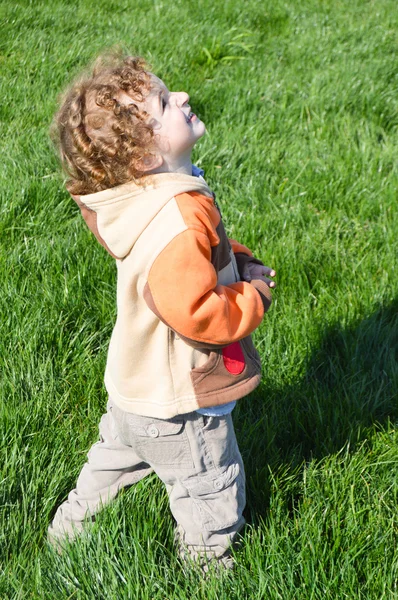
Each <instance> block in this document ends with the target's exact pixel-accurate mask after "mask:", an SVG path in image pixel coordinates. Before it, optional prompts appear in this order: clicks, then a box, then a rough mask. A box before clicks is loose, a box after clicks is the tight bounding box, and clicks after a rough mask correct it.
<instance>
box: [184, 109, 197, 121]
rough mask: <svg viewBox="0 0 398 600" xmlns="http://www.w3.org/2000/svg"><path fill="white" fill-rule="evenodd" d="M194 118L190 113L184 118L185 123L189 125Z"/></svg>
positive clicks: (193, 114)
mask: <svg viewBox="0 0 398 600" xmlns="http://www.w3.org/2000/svg"><path fill="white" fill-rule="evenodd" d="M194 117H196V115H195V113H193V112H192V111H190V113H189V115H187V117H186V120H187V123H190V122H191V121H192V119H193V118H194Z"/></svg>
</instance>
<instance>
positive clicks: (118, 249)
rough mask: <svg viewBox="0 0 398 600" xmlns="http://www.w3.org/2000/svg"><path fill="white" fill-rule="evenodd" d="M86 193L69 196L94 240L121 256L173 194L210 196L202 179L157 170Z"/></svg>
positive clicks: (210, 193) (112, 253) (117, 256)
mask: <svg viewBox="0 0 398 600" xmlns="http://www.w3.org/2000/svg"><path fill="white" fill-rule="evenodd" d="M141 181H142V183H141V184H140V185H137V184H136V183H133V182H130V183H126V184H123V185H119V186H117V187H114V188H110V189H107V190H103V191H101V192H97V193H95V194H88V195H86V196H72V198H73V199H74V200H75V201H76V203H77V204H78V205H79V207H80V210H81V212H82V215H83V218H84V220H85V221H86V223H87V225H88V227H89V228H90V229H91V231H92V232H93V233H94V235H95V236H96V238H97V240H98V241H99V242H100V243H101V244H102V245H103V246H104V247H105V248H106V250H108V252H109V253H110V254H111V255H112V256H113V257H114V258H124V257H125V256H127V254H128V253H129V252H130V250H131V249H132V247H133V246H134V244H135V243H136V241H137V240H138V238H139V237H140V235H141V233H142V232H143V231H144V229H145V228H146V227H147V226H148V225H149V223H150V222H151V221H152V219H153V218H154V217H155V216H156V214H157V213H158V212H159V211H160V210H161V209H162V208H163V206H165V204H167V202H169V200H171V199H172V198H173V197H174V196H176V195H178V194H182V193H184V192H194V191H196V192H199V193H201V194H203V195H204V196H209V197H213V194H212V192H211V190H210V189H209V187H208V186H207V184H206V182H205V181H204V179H201V178H199V177H193V176H191V175H182V174H178V173H159V174H156V175H151V176H149V177H146V178H145V179H143V180H141Z"/></svg>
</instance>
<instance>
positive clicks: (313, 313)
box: [0, 0, 398, 600]
mask: <svg viewBox="0 0 398 600" xmlns="http://www.w3.org/2000/svg"><path fill="white" fill-rule="evenodd" d="M0 18H1V31H2V37H1V41H0V70H1V78H0V90H1V96H2V99H3V101H2V103H1V106H0V119H1V122H0V133H1V135H0V150H1V155H2V165H1V169H0V194H1V205H0V215H1V217H0V240H1V246H0V274H1V275H0V286H1V294H0V303H1V314H2V321H1V338H0V339H1V342H0V343H1V352H0V356H1V358H0V361H1V362H0V366H1V374H2V377H1V383H0V390H1V405H0V419H1V437H0V451H1V462H0V465H1V487H0V541H1V544H0V565H1V575H0V598H1V599H2V600H3V599H4V600H8V599H27V598H32V599H45V600H47V599H51V600H52V599H57V600H58V599H65V600H66V599H72V598H73V599H79V600H86V599H87V600H101V599H102V598H104V599H105V598H106V599H107V600H111V599H112V600H113V599H115V600H116V599H117V600H119V599H135V598H137V599H140V600H141V599H143V600H144V599H148V600H149V599H151V600H152V599H162V600H163V599H164V600H165V599H168V600H174V599H181V600H182V599H188V598H189V599H202V598H203V599H204V598H206V599H209V600H211V599H213V598H214V599H216V598H218V599H219V598H222V599H224V598H228V599H233V598H236V599H238V598H239V599H244V598H248V599H263V598H264V599H265V598H266V599H271V600H274V599H275V600H277V599H281V600H318V599H322V600H329V599H330V600H342V599H349V600H357V599H361V600H381V599H383V600H384V599H386V600H387V599H388V600H389V599H393V598H398V590H397V582H398V552H397V550H396V548H397V543H398V539H397V538H398V518H397V492H398V482H397V466H398V430H397V422H398V403H397V384H398V368H397V342H398V323H397V320H398V317H397V308H398V294H397V288H398V283H397V281H398V278H397V256H398V253H397V249H398V248H397V239H398V220H397V212H396V190H397V185H398V166H397V160H396V149H397V136H398V131H397V125H398V110H397V109H398V100H397V98H398V94H397V92H398V89H397V88H398V73H397V69H396V59H397V48H398V46H397V42H398V13H397V11H396V3H395V2H394V1H393V0H378V2H373V1H367V0H361V1H359V0H353V1H349V0H339V1H337V2H336V1H333V2H332V1H331V0H303V1H300V2H295V1H294V0H285V1H283V2H282V0H275V1H274V2H270V1H269V0H265V1H264V0H262V1H260V0H246V1H245V2H244V3H243V2H242V1H238V0H227V1H226V2H223V3H220V4H217V3H212V2H210V0H198V2H189V1H188V0H184V1H183V0H180V1H178V2H175V3H167V2H159V1H158V0H144V1H142V2H140V3H135V2H131V1H129V0H119V1H118V2H116V1H113V0H107V1H106V2H105V0H98V2H96V3H95V4H94V3H92V2H90V1H89V0H82V1H79V2H77V1H70V2H68V3H67V4H66V3H64V2H61V1H60V0H53V1H52V2H51V3H50V2H45V1H44V0H41V1H38V2H30V1H28V0H19V1H18V2H13V1H11V0H3V2H2V4H1V7H0ZM115 43H121V44H122V45H124V46H126V47H127V48H129V49H131V50H132V51H134V52H138V53H141V54H143V55H144V56H146V57H147V58H148V59H149V60H150V61H151V62H152V64H153V66H154V70H155V72H156V73H157V74H159V75H160V76H161V77H162V78H164V80H165V81H166V83H167V84H168V86H169V87H170V88H171V89H186V90H187V91H189V93H190V96H191V104H192V106H193V107H194V110H195V111H196V112H198V114H199V115H200V116H201V117H202V118H203V120H204V121H205V123H206V125H207V128H208V135H207V136H206V138H205V139H204V140H203V141H202V142H201V143H200V144H199V145H198V147H197V148H196V149H195V157H194V158H195V162H196V164H199V165H200V166H202V167H203V168H204V169H205V170H206V177H207V179H208V181H209V183H210V184H211V186H212V187H213V189H214V190H215V192H216V194H217V198H218V201H219V204H220V205H221V208H222V211H223V215H224V220H225V222H226V226H227V229H228V231H229V233H230V235H231V237H236V238H237V239H239V240H241V241H242V242H243V243H246V244H247V245H248V246H249V247H251V248H252V249H253V250H254V252H255V254H256V255H258V256H259V257H261V258H262V259H263V260H264V261H265V263H266V264H268V265H270V266H272V267H274V268H275V269H276V270H277V272H278V288H277V291H276V292H275V294H274V298H275V300H274V304H273V308H272V310H271V311H270V313H269V314H268V315H267V317H266V319H265V320H264V322H263V324H262V325H261V327H260V328H259V329H258V330H257V331H256V333H255V340H256V343H257V346H258V348H259V350H260V352H261V355H262V358H263V363H264V376H263V381H262V384H261V386H260V387H259V388H258V389H257V390H256V391H255V392H254V393H253V394H252V395H251V396H250V398H248V399H245V400H243V401H241V402H240V403H238V406H237V408H236V409H235V412H234V416H235V424H236V430H237V436H238V440H239V443H240V447H241V451H242V454H243V458H244V461H245V465H246V471H247V494H248V504H247V509H246V516H247V520H248V523H249V526H248V528H247V530H246V531H245V532H244V535H243V539H242V547H241V549H240V550H239V551H238V552H237V555H236V560H237V569H236V572H235V573H234V574H233V575H230V574H225V575H224V576H222V577H216V576H212V577H210V578H209V579H208V580H206V581H203V580H201V579H200V578H199V577H198V576H197V575H195V574H194V573H186V572H185V571H184V570H183V568H182V566H181V565H180V563H179V562H178V560H177V558H176V556H175V553H174V549H173V522H172V518H171V516H170V514H169V512H168V507H167V496H166V493H165V490H164V489H163V488H162V486H161V484H160V483H159V481H158V480H156V478H154V477H152V476H151V477H149V478H148V479H146V480H144V481H143V482H140V483H139V484H138V485H137V486H135V487H134V488H131V489H130V490H126V491H124V492H123V493H121V494H120V496H119V497H118V499H117V500H116V501H115V502H114V504H112V506H110V507H108V508H107V509H105V510H104V511H103V512H102V513H101V514H100V515H99V516H98V519H97V521H96V523H95V524H94V526H93V528H92V530H91V531H90V532H89V533H88V534H87V535H86V536H84V537H83V538H82V539H81V540H79V541H78V542H76V543H75V544H73V545H71V546H70V548H69V549H68V551H67V552H66V553H64V554H63V555H62V556H59V555H57V554H55V553H54V552H53V551H52V550H51V549H49V548H48V547H47V545H46V543H45V535H46V529H47V525H48V522H49V520H50V519H51V516H52V514H53V513H54V511H55V508H56V507H57V505H58V504H59V503H60V502H61V501H62V500H63V499H64V498H65V497H66V494H67V493H68V491H69V490H70V489H71V487H73V486H74V483H75V481H76V477H77V475H78V473H79V471H80V469H81V467H82V465H83V463H84V461H85V455H86V452H87V450H88V448H89V447H90V445H91V444H92V443H93V442H94V441H95V439H96V435H97V433H96V432H97V423H98V420H99V417H100V415H101V413H102V412H103V410H104V407H105V402H106V394H105V390H104V388H103V383H102V379H103V371H104V365H105V360H106V350H107V344H108V341H109V335H110V332H111V330H112V324H113V321H114V318H115V291H114V284H115V268H114V263H113V261H112V260H111V259H110V258H109V257H108V256H107V255H106V253H105V252H104V251H103V249H102V248H101V247H100V246H99V245H98V244H97V243H96V242H95V240H94V239H93V237H92V236H91V234H90V233H89V232H88V231H87V230H86V229H85V227H84V224H83V222H82V220H81V217H80V216H79V214H77V210H76V207H75V206H74V204H73V202H71V201H70V199H69V198H68V195H67V193H66V192H65V190H64V189H63V186H62V179H61V177H60V175H59V172H58V165H57V161H56V159H55V157H54V155H53V153H52V150H51V148H50V144H49V141H48V127H49V124H50V122H51V118H52V115H53V113H54V111H55V108H56V101H57V95H58V94H59V92H60V91H61V90H62V89H63V87H64V86H65V85H66V84H67V83H68V82H69V81H70V79H71V77H72V76H73V75H74V74H76V73H78V72H79V71H80V69H81V68H82V67H83V66H85V65H86V64H87V62H89V61H90V60H91V59H92V58H93V57H94V56H95V55H96V54H97V53H98V52H99V51H100V50H101V49H103V48H106V47H109V46H112V45H114V44H115Z"/></svg>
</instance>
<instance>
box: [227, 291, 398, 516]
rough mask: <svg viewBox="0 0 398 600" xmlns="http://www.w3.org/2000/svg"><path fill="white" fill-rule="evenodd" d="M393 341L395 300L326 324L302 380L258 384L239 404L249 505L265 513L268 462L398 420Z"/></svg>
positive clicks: (397, 322)
mask: <svg viewBox="0 0 398 600" xmlns="http://www.w3.org/2000/svg"><path fill="white" fill-rule="evenodd" d="M397 348H398V300H395V301H394V302H392V303H391V304H390V305H389V306H386V307H381V308H380V309H379V310H378V311H376V312H375V313H373V314H372V315H371V316H369V317H368V318H366V319H365V320H363V321H361V322H357V323H355V324H354V325H351V326H349V327H347V328H343V327H341V326H339V325H338V324H336V325H335V326H333V327H330V328H328V329H327V330H326V331H325V333H324V336H323V339H322V341H321V344H320V345H319V348H318V349H317V350H315V351H314V352H313V353H312V355H311V356H310V357H309V360H308V366H307V369H306V373H305V375H304V377H302V379H301V380H299V381H297V383H296V384H289V385H287V386H285V387H281V388H280V389H277V388H275V387H274V388H272V386H270V385H269V383H263V384H262V385H261V386H260V387H259V388H258V389H257V390H256V392H255V393H254V394H252V396H251V398H250V399H249V400H248V401H246V402H245V403H244V404H245V406H241V407H239V409H238V410H239V412H237V414H236V418H235V423H236V430H237V437H238V440H239V445H240V448H241V452H242V455H243V459H244V462H245V467H246V474H247V480H248V507H249V510H250V512H252V511H254V512H255V513H257V514H260V515H261V514H262V515H264V514H265V513H266V509H267V506H268V503H269V491H270V490H269V486H270V471H269V469H270V468H271V470H273V471H275V470H276V471H277V470H278V469H280V468H281V467H282V468H284V467H286V465H291V466H292V467H294V466H297V467H299V465H302V464H303V462H304V461H307V460H309V459H311V458H322V457H323V456H326V455H328V454H332V453H335V452H337V451H339V450H340V449H341V448H342V447H343V446H344V445H346V444H347V442H349V443H350V445H351V448H353V447H354V446H355V445H356V444H357V443H358V442H361V441H362V440H363V439H364V438H365V437H366V428H368V427H370V426H371V425H372V424H374V423H379V424H380V425H383V423H385V422H386V421H387V420H396V419H398V402H397V399H398V398H397V389H398V362H397ZM265 368H266V366H265ZM267 381H268V382H270V381H272V378H270V377H267Z"/></svg>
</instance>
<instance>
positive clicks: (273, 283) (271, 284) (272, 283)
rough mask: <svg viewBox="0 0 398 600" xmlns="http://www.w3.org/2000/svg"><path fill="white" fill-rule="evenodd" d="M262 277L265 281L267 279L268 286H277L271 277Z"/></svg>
mask: <svg viewBox="0 0 398 600" xmlns="http://www.w3.org/2000/svg"><path fill="white" fill-rule="evenodd" d="M261 279H262V280H263V281H265V283H266V284H267V285H268V287H270V288H275V287H276V283H275V281H272V280H271V279H267V278H266V277H262V278H261Z"/></svg>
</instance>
